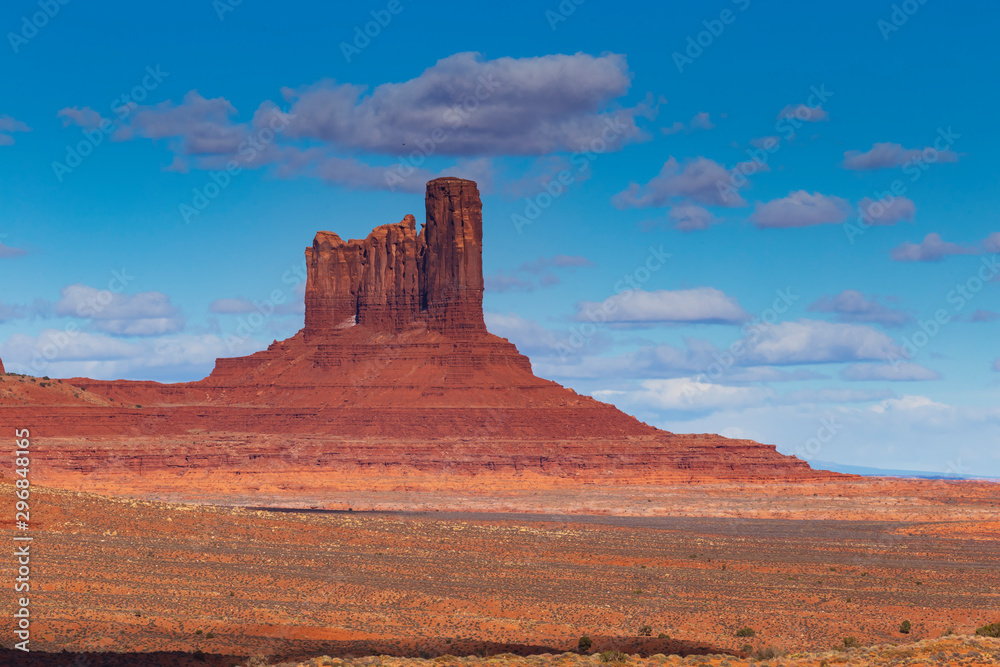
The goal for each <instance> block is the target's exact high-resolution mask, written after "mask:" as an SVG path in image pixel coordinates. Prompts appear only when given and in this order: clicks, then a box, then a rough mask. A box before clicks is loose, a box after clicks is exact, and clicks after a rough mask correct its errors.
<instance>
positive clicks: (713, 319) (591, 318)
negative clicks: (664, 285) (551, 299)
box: [576, 287, 749, 324]
mask: <svg viewBox="0 0 1000 667" xmlns="http://www.w3.org/2000/svg"><path fill="white" fill-rule="evenodd" d="M576 319H577V320H580V321H588V322H621V323H654V322H663V323H678V322H684V323H690V324H695V323H706V324H738V323H740V322H744V321H745V320H747V319H749V315H748V314H747V312H746V311H745V310H743V308H742V307H741V306H740V305H739V303H738V302H737V301H736V299H734V298H733V297H731V296H727V295H726V294H725V293H723V292H721V291H719V290H717V289H715V288H713V287H698V288H695V289H688V290H673V291H671V290H656V291H652V292H647V291H644V290H628V291H625V292H621V293H619V294H616V295H615V296H612V297H610V298H608V299H606V300H605V301H603V302H600V303H598V302H592V301H583V302H581V303H578V304H577V314H576Z"/></svg>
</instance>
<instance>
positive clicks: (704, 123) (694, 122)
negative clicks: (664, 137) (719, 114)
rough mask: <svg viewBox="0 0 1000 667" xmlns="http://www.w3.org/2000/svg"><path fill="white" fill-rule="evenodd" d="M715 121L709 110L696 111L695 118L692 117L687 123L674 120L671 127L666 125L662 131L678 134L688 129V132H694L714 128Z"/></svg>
mask: <svg viewBox="0 0 1000 667" xmlns="http://www.w3.org/2000/svg"><path fill="white" fill-rule="evenodd" d="M714 129H715V123H713V122H712V118H711V116H710V115H709V114H708V112H707V111H702V112H699V113H696V114H695V115H694V118H692V119H691V122H689V123H688V124H687V125H685V124H684V123H682V122H681V121H679V120H678V121H674V123H673V124H672V125H671V126H670V127H665V128H663V129H662V130H661V131H662V132H663V134H677V133H679V132H683V131H685V130H687V131H688V132H694V131H695V130H714Z"/></svg>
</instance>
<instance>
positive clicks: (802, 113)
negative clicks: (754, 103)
mask: <svg viewBox="0 0 1000 667" xmlns="http://www.w3.org/2000/svg"><path fill="white" fill-rule="evenodd" d="M778 118H779V119H782V118H797V119H798V120H801V121H803V122H806V123H818V122H819V121H821V120H829V119H830V114H828V113H827V112H826V111H824V110H823V107H819V106H816V107H811V106H809V105H808V104H789V105H788V106H786V107H785V108H784V109H782V110H781V111H780V112H779V113H778Z"/></svg>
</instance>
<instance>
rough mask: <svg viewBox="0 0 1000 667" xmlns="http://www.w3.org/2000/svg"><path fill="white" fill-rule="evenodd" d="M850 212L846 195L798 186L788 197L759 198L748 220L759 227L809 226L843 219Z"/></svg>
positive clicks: (834, 222)
mask: <svg viewBox="0 0 1000 667" xmlns="http://www.w3.org/2000/svg"><path fill="white" fill-rule="evenodd" d="M849 212H850V204H849V203H848V201H847V200H846V199H841V198H840V197H833V196H829V195H824V194H820V193H818V192H813V193H812V194H809V193H808V192H806V191H805V190H798V191H796V192H790V193H789V194H788V196H787V197H782V198H780V199H772V200H771V201H769V202H758V203H757V206H756V207H755V209H754V212H753V214H752V215H751V216H750V220H751V221H752V222H753V223H754V225H755V226H757V227H758V228H761V229H765V228H788V227H811V226H813V225H824V224H836V223H840V222H843V221H844V220H845V219H846V218H847V215H848V213H849Z"/></svg>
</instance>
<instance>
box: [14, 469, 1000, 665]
mask: <svg viewBox="0 0 1000 667" xmlns="http://www.w3.org/2000/svg"><path fill="white" fill-rule="evenodd" d="M918 486H919V485H918ZM918 486H911V487H908V490H907V491H906V493H902V492H900V493H899V495H900V496H902V497H905V498H909V499H910V500H905V501H900V500H899V499H898V498H895V499H894V498H892V497H889V496H884V497H882V496H880V497H879V498H878V499H877V500H872V501H870V503H869V505H870V508H869V511H867V512H864V513H862V514H861V517H860V518H857V519H850V518H845V517H849V516H851V512H832V511H830V507H832V506H835V505H836V502H837V501H834V500H833V498H837V497H838V495H837V494H836V493H826V494H825V495H823V496H821V495H819V491H816V493H817V495H816V496H812V495H811V492H804V493H801V494H799V496H798V501H797V502H798V503H799V506H800V507H799V510H798V511H797V512H795V513H794V516H797V517H800V518H797V519H776V518H753V517H736V516H725V515H723V516H690V515H694V514H697V513H698V512H699V511H702V510H703V511H704V513H706V514H707V513H709V512H711V513H720V503H721V506H722V507H723V508H724V507H725V506H727V505H728V504H729V503H733V504H734V505H735V502H736V499H735V497H732V498H729V497H728V496H726V497H724V495H723V496H720V495H719V493H707V492H705V491H704V490H702V492H701V493H700V496H701V500H700V501H699V499H698V496H699V494H698V493H695V492H693V491H692V492H687V493H683V494H682V493H678V494H676V497H675V498H674V504H673V506H674V507H675V509H676V510H677V512H678V513H680V511H681V509H683V508H686V509H685V510H684V511H685V512H686V513H687V514H689V516H646V515H633V516H611V515H599V514H597V515H594V514H590V515H588V514H575V515H574V514H562V515H552V514H532V513H524V512H522V513H499V512H442V511H430V512H425V511H420V512H405V511H397V512H371V513H369V512H360V511H350V512H292V511H261V510H251V509H246V508H229V509H226V508H216V507H199V506H192V505H171V504H165V503H160V502H149V501H141V500H127V499H112V498H106V497H102V496H96V495H89V494H82V493H74V492H68V491H56V490H44V489H38V488H36V489H35V493H34V495H33V496H32V498H33V501H32V531H31V534H32V535H33V536H34V537H35V540H34V542H33V546H32V548H33V552H32V553H33V557H32V610H33V625H32V629H33V635H32V649H33V651H44V652H49V653H55V652H60V651H68V652H72V653H74V654H75V653H77V652H87V651H90V652H98V653H100V655H99V656H98V657H95V656H94V655H91V656H90V657H81V656H76V657H74V658H73V661H71V662H66V663H63V664H70V665H74V664H75V662H74V661H76V660H78V659H82V660H87V662H84V663H80V667H83V666H84V665H86V666H87V667H90V666H96V665H98V664H149V665H158V664H163V665H175V664H176V665H180V664H188V663H187V662H186V661H187V660H190V659H192V658H191V655H192V654H193V653H194V652H195V651H201V652H203V654H204V655H205V658H206V660H207V662H201V661H197V660H196V661H195V662H193V663H191V664H217V665H227V664H228V665H233V664H238V663H239V662H240V661H242V660H244V659H245V658H246V657H249V656H254V655H262V656H271V657H272V658H273V659H274V660H293V659H295V660H303V661H304V660H306V659H309V658H311V657H314V656H321V655H331V656H339V657H343V656H346V655H351V656H355V657H361V656H365V655H369V656H373V655H396V656H410V657H418V656H423V657H425V658H428V659H429V658H434V657H436V656H442V655H446V654H451V655H475V654H480V655H497V654H506V653H515V654H523V655H531V654H543V653H547V654H551V655H553V656H555V657H553V658H551V661H555V662H559V663H560V664H561V661H569V658H560V657H559V655H560V654H563V653H564V652H566V651H574V650H576V648H577V642H578V639H579V637H580V636H581V635H588V636H590V637H591V639H592V641H593V647H592V650H593V651H595V652H602V651H609V650H619V651H625V652H627V653H631V654H637V655H642V656H655V655H657V654H665V655H669V654H671V653H676V654H681V655H692V656H697V655H704V654H709V653H714V654H720V653H728V654H729V655H730V656H731V657H730V658H717V659H713V660H716V661H717V662H714V663H705V664H725V663H724V662H723V661H725V660H728V661H729V664H733V665H735V664H742V663H740V662H737V661H736V660H737V658H736V657H735V656H736V655H737V654H741V652H744V651H751V650H753V651H756V650H761V649H764V648H766V647H769V646H773V647H777V648H778V649H781V650H784V651H798V652H805V651H810V652H816V651H829V650H830V649H831V648H832V647H834V646H842V645H843V639H844V638H845V637H855V638H856V639H857V640H858V642H859V644H861V645H864V646H868V645H874V644H890V643H893V642H895V643H901V644H902V643H912V642H915V641H920V640H923V639H930V638H938V637H940V636H941V635H943V634H945V633H946V632H953V633H956V634H965V635H969V634H971V633H972V632H973V631H974V629H975V628H977V627H979V626H981V625H984V624H987V623H993V622H996V621H998V620H1000V611H998V608H1000V605H998V602H1000V568H998V561H1000V551H998V550H997V549H996V539H997V537H998V523H997V521H996V510H995V509H994V505H993V503H994V502H995V500H994V497H993V496H991V495H989V494H988V493H986V492H985V491H984V492H983V493H979V487H978V486H970V487H969V489H970V491H969V492H968V493H965V494H964V495H963V493H961V491H962V487H960V486H959V487H956V486H952V485H936V486H934V487H932V488H930V489H924V490H920V489H919V488H918ZM619 491H620V493H622V494H624V495H626V496H628V497H629V498H632V499H633V500H636V499H638V498H644V497H643V496H642V494H639V495H636V493H637V491H636V489H626V490H625V491H621V490H619ZM751 491H752V489H749V488H747V487H744V488H743V489H742V491H741V492H742V494H743V499H742V503H741V506H742V507H745V508H752V507H755V506H756V507H766V506H767V505H768V502H769V501H768V496H770V497H771V498H772V499H775V502H779V503H780V505H781V506H784V507H791V506H792V505H794V504H795V503H794V502H793V500H794V499H792V498H790V497H788V495H787V494H786V495H785V496H784V497H781V498H778V496H780V494H774V493H771V494H765V493H763V491H762V490H758V492H757V494H756V495H753V494H752V493H751ZM828 491H829V490H828ZM546 493H556V492H555V491H548V492H546ZM600 493H601V494H603V495H604V496H606V497H607V498H608V499H610V498H611V496H612V495H613V494H612V491H611V490H610V489H603V490H601V491H600ZM643 493H652V492H651V491H646V492H643ZM0 497H2V498H4V499H5V500H4V503H3V504H4V506H6V505H7V504H9V503H8V502H7V500H6V499H10V498H13V489H12V488H11V487H10V486H9V485H7V486H4V485H0ZM841 497H845V498H847V499H846V500H844V501H840V502H843V503H845V504H852V505H860V504H862V503H861V499H860V494H859V493H857V490H856V489H855V490H854V491H845V493H843V494H842V496H841ZM814 498H815V500H813V499H814ZM949 499H950V500H949ZM562 502H563V506H567V505H569V504H570V500H569V499H567V498H564V499H563V501H562ZM602 502H603V501H602ZM607 502H609V503H610V500H608V501H607ZM619 502H620V504H622V505H623V506H624V505H625V504H626V503H625V502H624V500H622V499H621V498H620V499H619ZM813 502H815V504H816V507H817V510H816V512H815V513H816V514H817V515H818V516H822V517H826V516H839V518H818V519H808V518H802V517H805V516H808V512H806V511H805V506H807V505H809V504H810V503H813ZM699 503H700V505H701V510H699ZM649 504H652V503H649ZM915 504H917V505H919V506H920V507H922V509H920V511H917V512H914V511H912V508H913V507H914V506H915ZM557 506H558V505H557ZM879 506H883V507H895V508H896V509H894V510H893V511H884V509H883V510H879V509H878V507H879ZM9 509H11V510H12V509H13V508H12V507H11V508H9ZM722 513H723V514H725V511H724V509H723V512H722ZM769 513H771V512H770V511H767V512H758V514H763V515H768V514H769ZM871 517H879V518H874V519H873V518H871ZM990 518H992V519H993V520H992V521H991V520H990ZM3 532H4V533H5V535H4V537H5V538H6V539H8V540H9V539H10V537H12V531H10V530H4V531H3ZM0 568H2V571H0V576H3V577H5V578H12V577H13V568H14V563H13V558H12V557H8V558H3V559H0ZM12 601H13V597H12V596H3V608H2V610H0V613H2V614H3V618H5V619H10V618H12V614H13V608H12ZM904 620H908V621H910V623H911V626H912V630H911V632H910V633H908V634H902V633H900V631H899V626H900V624H901V623H902V622H903V621H904ZM4 625H5V626H9V625H10V621H5V622H4ZM643 626H649V627H648V631H649V635H648V636H640V635H644V634H645V632H644V631H643V630H642V628H643ZM741 628H750V629H752V630H753V631H754V632H753V636H752V637H737V636H736V635H737V632H738V631H739V630H740V629H741ZM12 630H13V629H12V628H11V627H7V629H6V630H3V635H0V637H2V638H0V643H3V644H4V645H5V646H10V643H11V641H10V640H9V638H10V637H12V636H13V633H12ZM661 634H662V635H664V636H662V637H661V636H660V635H661ZM944 650H945V649H942V651H944ZM951 650H952V649H948V651H951ZM955 650H959V649H955ZM963 650H964V649H963ZM975 650H977V651H979V652H980V653H983V655H986V654H988V653H990V651H985V650H984V649H975ZM991 650H992V651H994V652H995V650H996V649H995V647H994V648H993V649H991ZM110 652H127V653H131V654H132V656H131V657H132V658H133V659H139V660H141V662H137V663H128V662H122V663H118V662H104V661H105V660H117V659H126V660H127V659H129V658H128V656H115V655H114V654H113V653H110ZM157 652H158V653H159V655H152V654H154V653H157ZM139 653H142V654H146V655H144V656H143V657H141V658H139V657H138V656H137V655H136V654H139ZM937 653H941V651H937ZM848 655H850V654H846V653H837V654H836V655H834V656H833V657H832V658H821V660H827V662H828V664H831V665H832V664H838V662H840V663H841V664H846V663H843V662H842V661H841V660H840V658H842V657H844V656H848ZM36 657H38V658H39V659H41V658H42V656H40V655H39V656H36ZM60 659H63V658H60ZM65 659H69V657H68V656H67V657H66V658H65ZM588 659H589V658H588ZM689 659H690V660H694V659H695V658H689ZM873 659H874V658H873ZM98 660H100V662H98ZM573 660H574V661H576V660H578V658H577V657H574V658H573ZM11 664H21V663H11ZM24 664H30V663H24ZM38 664H42V663H38ZM52 664H59V663H52ZM293 664H295V663H293ZM692 664H693V663H692ZM787 664H820V663H819V662H801V663H797V662H789V663H787ZM850 664H893V663H888V662H886V663H879V662H870V663H862V662H858V661H857V660H854V659H853V658H852V660H851V662H850ZM910 664H925V663H910ZM926 664H957V663H949V662H947V661H945V662H937V663H936V662H927V663H926ZM963 664H992V663H975V662H966V663H963Z"/></svg>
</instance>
